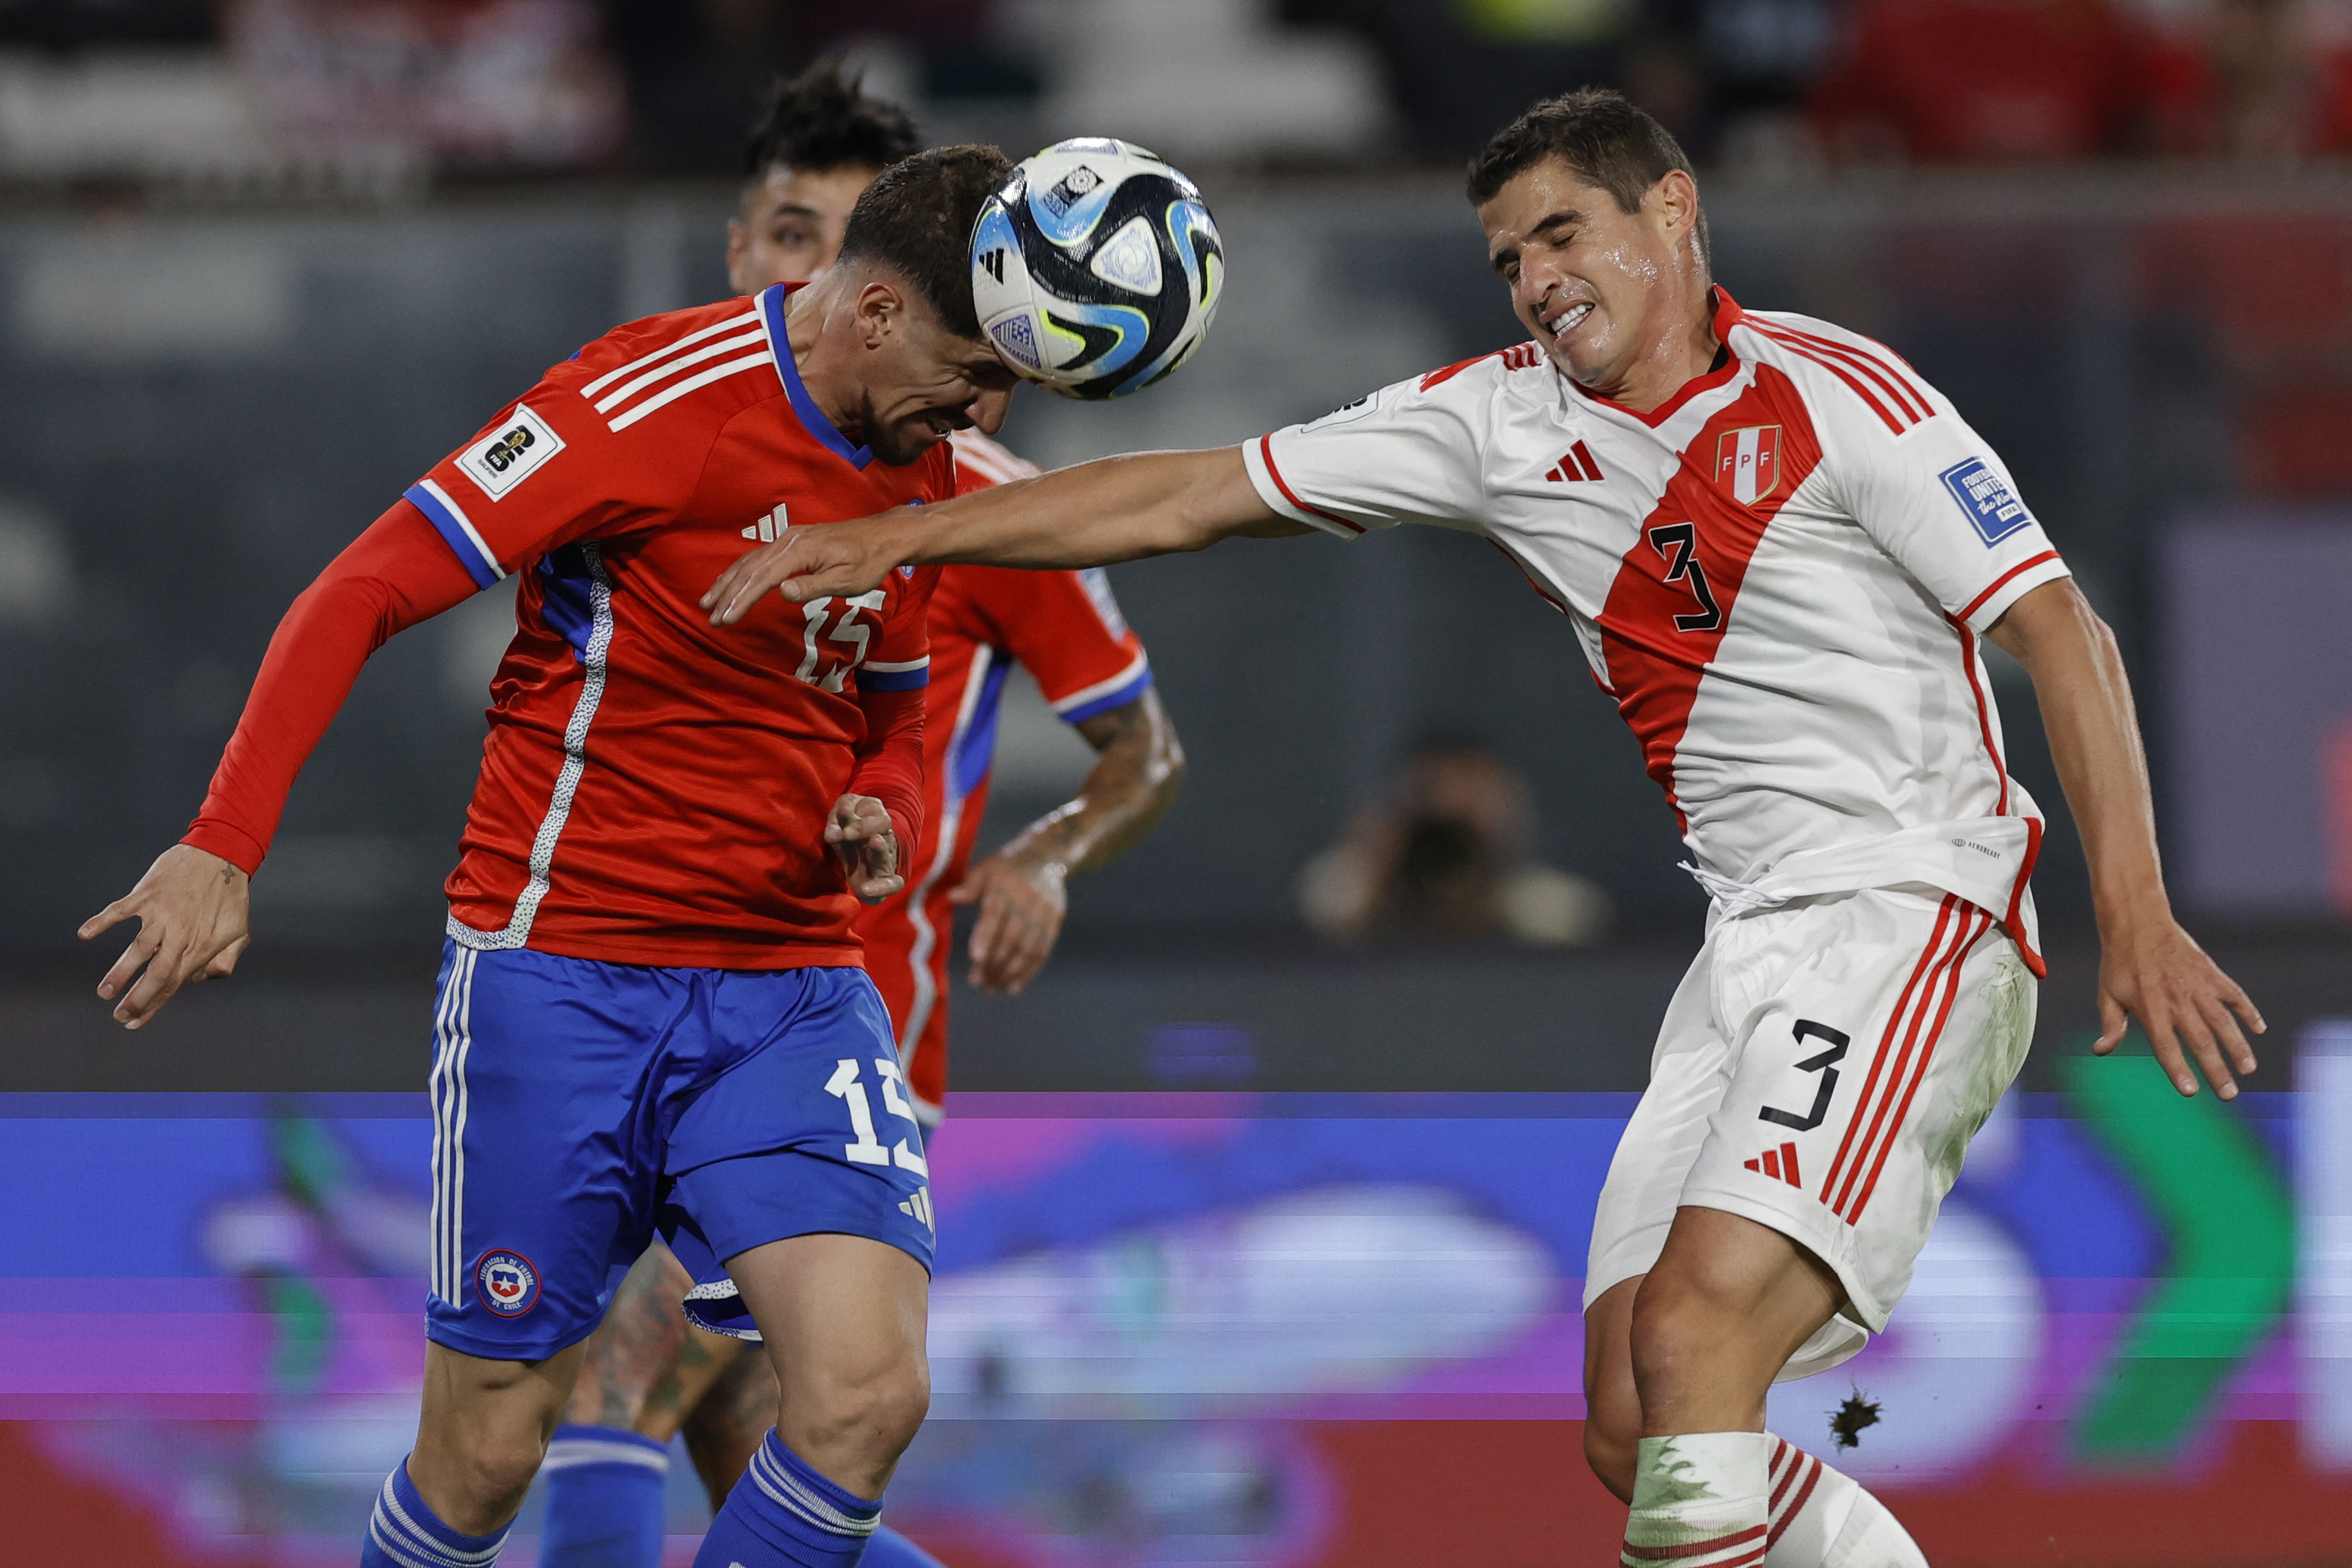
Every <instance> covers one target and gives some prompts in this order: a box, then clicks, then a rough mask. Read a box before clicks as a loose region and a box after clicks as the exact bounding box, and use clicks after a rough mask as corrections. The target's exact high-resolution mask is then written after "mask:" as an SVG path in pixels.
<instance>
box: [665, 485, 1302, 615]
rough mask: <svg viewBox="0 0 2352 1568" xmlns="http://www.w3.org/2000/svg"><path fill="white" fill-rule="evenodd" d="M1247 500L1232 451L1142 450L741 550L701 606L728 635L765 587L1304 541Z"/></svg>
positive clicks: (805, 597)
mask: <svg viewBox="0 0 2352 1568" xmlns="http://www.w3.org/2000/svg"><path fill="white" fill-rule="evenodd" d="M1312 531H1313V530H1311V529H1309V528H1307V526H1306V525H1305V524H1304V523H1298V522H1293V521H1290V520H1289V519H1288V518H1286V517H1284V516H1283V515H1282V514H1281V513H1279V512H1276V511H1275V510H1272V509H1271V508H1269V507H1268V506H1267V505H1266V504H1265V502H1264V501H1262V500H1259V499H1258V494H1257V489H1256V487H1255V486H1254V485H1252V484H1251V483H1250V478H1249V470H1248V468H1246V467H1244V464H1243V462H1242V453H1241V448H1240V447H1219V448H1216V449H1214V450H1212V451H1205V452H1142V453H1137V454H1135V455H1133V456H1130V457H1124V458H1097V460H1096V461H1094V462H1091V463H1080V464H1078V465H1076V467H1074V468H1061V469H1057V470H1055V472H1053V473H1050V474H1040V475H1038V476H1037V477H1035V478H1034V479H1015V480H1013V482H1011V483H1010V484H1003V485H997V486H995V487H993V488H992V489H984V490H981V491H979V492H977V493H975V494H972V495H968V496H959V497H957V498H956V499H955V500H950V501H942V502H940V504H939V505H937V506H925V507H899V508H897V509H896V510H891V511H886V512H883V513H882V514H880V515H879V516H877V517H868V518H860V519H858V520H857V521H855V522H834V523H813V524H805V525H802V526H798V527H794V528H793V529H790V530H788V531H786V532H785V534H784V537H783V538H782V539H779V540H778V541H776V542H774V543H773V544H763V545H761V546H760V547H759V548H758V549H756V550H752V551H750V552H746V553H745V554H744V555H743V556H742V557H741V559H740V560H738V561H737V562H736V563H734V564H733V565H732V566H730V567H729V568H728V569H727V570H726V571H725V572H723V573H721V574H719V580H718V581H717V582H716V583H713V584H711V585H710V592H709V593H708V594H705V595H703V596H702V607H703V608H704V609H706V610H708V611H709V612H710V624H711V625H712V626H733V625H734V624H735V623H736V622H738V621H740V620H741V619H742V618H743V617H744V616H746V615H748V614H750V612H751V606H752V605H755V604H757V603H759V601H760V596H761V595H762V594H765V593H767V592H768V591H769V590H770V589H776V590H778V591H780V592H781V593H782V595H784V597H785V598H787V599H790V600H791V601H793V603H794V604H806V603H807V602H808V601H809V600H811V599H816V598H823V597H824V596H825V595H835V594H863V593H867V592H869V591H871V590H872V589H874V588H875V587H877V586H878V585H879V584H881V582H882V579H883V578H884V577H885V576H887V575H888V574H889V572H890V569H891V568H892V567H894V566H906V565H928V564H944V563H959V562H961V563H973V564H978V565H987V566H1031V567H1045V568H1055V567H1076V566H1108V565H1110V564H1113V563H1117V562H1120V561H1134V560H1138V559H1139V558H1141V557H1143V556H1146V555H1167V554H1171V553H1173V552H1179V551H1186V550H1205V549H1207V548H1208V547H1209V546H1210V545H1212V544H1214V543H1215V542H1217V541H1219V540H1221V539H1231V538H1234V536H1236V535H1242V534H1247V535H1251V536H1254V537H1257V538H1276V537H1280V536H1283V535H1287V534H1296V533H1309V532H1312Z"/></svg>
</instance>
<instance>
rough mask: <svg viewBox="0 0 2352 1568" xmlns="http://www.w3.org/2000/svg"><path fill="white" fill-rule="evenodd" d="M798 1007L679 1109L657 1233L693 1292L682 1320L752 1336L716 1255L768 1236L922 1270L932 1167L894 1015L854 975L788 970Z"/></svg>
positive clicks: (735, 1284) (927, 1252)
mask: <svg viewBox="0 0 2352 1568" xmlns="http://www.w3.org/2000/svg"><path fill="white" fill-rule="evenodd" d="M795 973H799V974H800V975H801V976H802V979H801V980H800V981H798V982H795V983H794V984H796V985H797V986H798V989H797V990H796V991H795V992H794V993H793V995H794V997H795V1000H794V1002H793V1006H792V1008H791V1009H790V1010H789V1011H788V1012H786V1013H784V1014H782V1015H780V1016H779V1021H778V1022H777V1023H776V1024H775V1026H773V1028H772V1030H771V1031H770V1032H769V1034H768V1035H767V1036H766V1037H763V1038H762V1039H761V1041H760V1043H759V1046H758V1048H757V1049H756V1050H753V1051H751V1053H750V1054H748V1055H747V1056H745V1057H744V1058H742V1059H741V1060H740V1061H739V1062H737V1063H736V1064H735V1065H734V1066H732V1067H731V1068H729V1070H728V1071H727V1072H726V1074H725V1076H724V1077H722V1078H720V1079H718V1080H717V1081H716V1082H715V1083H713V1084H712V1085H711V1086H710V1087H709V1088H708V1089H705V1090H704V1091H703V1092H702V1093H701V1095H700V1096H699V1097H698V1099H697V1100H695V1101H694V1102H693V1103H692V1104H691V1105H690V1106H688V1107H687V1108H686V1110H684V1111H683V1112H682V1113H681V1114H680V1115H679V1117H678V1118H677V1124H676V1127H675V1129H674V1130H673V1131H672V1132H671V1134H670V1138H669V1149H668V1161H669V1167H670V1170H671V1171H672V1173H673V1179H672V1183H671V1186H670V1194H669V1201H668V1204H667V1207H666V1209H665V1211H664V1215H663V1226H664V1229H665V1233H666V1234H667V1235H668V1236H669V1237H670V1239H671V1241H672V1245H673V1246H674V1247H676V1248H677V1252H678V1255H679V1257H680V1258H681V1260H683V1261H684V1262H685V1263H686V1264H687V1266H688V1268H689V1270H691V1271H692V1272H693V1273H694V1276H695V1279H696V1281H697V1288H696V1290H695V1292H694V1295H693V1298H692V1299H690V1300H689V1301H688V1317H689V1318H690V1319H692V1320H693V1321H697V1322H698V1323H699V1324H701V1325H702V1326H704V1327H707V1328H711V1329H714V1330H716V1331H719V1332H745V1331H752V1325H751V1322H750V1321H746V1320H745V1319H744V1317H743V1316H742V1314H741V1312H740V1305H741V1304H742V1303H743V1302H744V1301H745V1300H747V1299H746V1298H744V1297H739V1296H733V1295H731V1294H730V1293H731V1292H733V1291H735V1290H736V1289H738V1288H739V1287H740V1280H739V1279H734V1278H732V1277H731V1273H732V1271H731V1270H730V1269H728V1268H725V1267H724V1266H723V1260H725V1259H728V1258H735V1257H738V1256H740V1255H743V1254H747V1253H751V1252H752V1251H753V1250H755V1249H757V1248H759V1247H764V1246H766V1245H767V1244H769V1243H771V1242H776V1241H782V1240H786V1239H789V1238H793V1237H809V1236H817V1235H831V1236H840V1237H858V1238H861V1239H863V1240H866V1241H869V1242H873V1243H877V1244H879V1245H880V1246H883V1247H889V1248H895V1249H897V1250H898V1251H899V1252H901V1253H903V1254H904V1255H905V1256H906V1257H907V1258H908V1260H909V1261H910V1262H911V1263H912V1264H913V1265H914V1266H915V1268H916V1271H917V1272H918V1273H919V1274H921V1275H924V1276H926V1277H928V1274H929V1268H930V1265H931V1257H932V1247H933V1233H932V1219H933V1215H932V1209H931V1201H930V1166H929V1163H928V1162H927V1160H926V1158H925V1156H924V1153H923V1138H922V1128H921V1126H920V1124H919V1122H918V1121H916V1119H915V1110H914V1107H913V1105H912V1103H911V1102H910V1101H909V1100H908V1098H907V1093H906V1086H905V1083H904V1080H903V1079H902V1077H901V1075H900V1070H899V1067H898V1048H897V1046H896V1044H895V1043H894V1042H893V1040H892V1039H891V1037H890V1022H889V1016H888V1015H887V1014H886V1013H885V1012H884V1011H883V1010H882V1004H881V1001H880V999H879V998H878V997H877V995H876V994H875V992H874V987H873V985H872V984H871V983H870V982H869V981H867V979H866V975H865V973H863V972H862V971H859V970H856V969H837V970H817V971H804V972H795Z"/></svg>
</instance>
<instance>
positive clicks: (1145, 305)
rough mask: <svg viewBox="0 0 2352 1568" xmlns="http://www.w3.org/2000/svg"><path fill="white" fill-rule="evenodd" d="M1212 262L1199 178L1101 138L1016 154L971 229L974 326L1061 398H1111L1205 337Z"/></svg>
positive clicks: (1220, 279) (1137, 387)
mask: <svg viewBox="0 0 2352 1568" xmlns="http://www.w3.org/2000/svg"><path fill="white" fill-rule="evenodd" d="M1224 266H1225V252H1224V247H1223V245H1222V244H1220V243H1219V241H1218V239H1217V225H1216V222H1215V220H1214V219H1213V218H1211V217H1210V216H1209V209H1208V207H1207V205H1204V204H1203V203H1202V200H1201V190H1200V187H1199V186H1197V185H1195V184H1192V181H1190V180H1188V179H1186V178H1185V177H1184V176H1183V175H1182V174H1180V173H1178V172H1177V171H1176V170H1175V169H1173V168H1171V167H1170V166H1169V165H1168V164H1167V163H1164V162H1162V161H1161V160H1160V157H1159V156H1158V155H1157V154H1155V153H1148V152H1146V151H1144V150H1143V149H1142V148H1140V147H1137V146H1134V145H1132V144H1130V143H1129V142H1114V141H1111V140H1109V139H1108V138H1107V137H1078V138H1076V139H1074V140H1071V141H1068V142H1055V143H1054V144H1053V145H1052V146H1051V147H1048V148H1046V149H1045V151H1044V152H1042V153H1038V154H1037V155H1036V156H1035V157H1034V158H1024V159H1023V160H1022V161H1021V162H1020V163H1018V164H1016V165H1014V167H1013V173H1012V174H1011V176H1010V177H1008V178H1007V179H1006V180H1005V182H1004V184H1003V185H1001V186H999V187H998V188H997V191H996V194H995V195H992V196H991V197H989V198H988V201H987V203H986V205H983V206H982V208H981V209H980V221H979V222H978V223H976V224H974V225H973V226H972V231H971V296H972V303H973V304H974V305H975V306H976V307H977V308H978V310H979V312H980V324H981V327H982V330H983V331H986V332H987V333H988V336H989V339H990V341H991V342H993V343H994V344H995V345H996V352H997V353H998V354H999V356H1001V357H1002V358H1003V361H1004V363H1007V364H1009V365H1011V366H1012V367H1013V369H1014V370H1015V371H1017V372H1019V373H1020V374H1022V375H1023V376H1024V377H1026V378H1027V379H1029V380H1031V381H1034V382H1036V383H1038V384H1041V385H1044V386H1047V387H1050V388H1052V389H1053V390H1054V391H1055V392H1058V393H1060V394H1061V395H1063V396H1065V397H1081V398H1088V399H1099V398H1106V397H1124V396H1126V395H1128V394H1129V393H1130V392H1140V391H1142V390H1143V389H1144V388H1145V387H1147V386H1150V384H1152V383H1153V382H1156V381H1158V380H1160V378H1161V377H1162V376H1165V375H1167V374H1169V373H1170V372H1171V371H1173V370H1174V369H1175V368H1176V367H1177V366H1178V365H1180V364H1182V363H1184V361H1185V360H1186V359H1188V358H1189V357H1191V355H1192V351H1193V350H1194V349H1197V348H1199V347H1200V346H1201V340H1202V338H1204V337H1206V336H1207V335H1208V331H1209V322H1210V321H1211V320H1212V319H1213V318H1214V317H1215V315H1216V313H1217V300H1218V297H1219V296H1220V295H1221V294H1223V291H1224Z"/></svg>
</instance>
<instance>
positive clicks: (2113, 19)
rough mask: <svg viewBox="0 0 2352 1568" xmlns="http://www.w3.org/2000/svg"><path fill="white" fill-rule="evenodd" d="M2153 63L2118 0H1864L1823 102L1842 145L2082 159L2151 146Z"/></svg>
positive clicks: (1886, 151)
mask: <svg viewBox="0 0 2352 1568" xmlns="http://www.w3.org/2000/svg"><path fill="white" fill-rule="evenodd" d="M2150 62H2151V51H2150V47H2149V43H2148V40H2147V37H2146V35H2145V33H2144V32H2143V31H2142V30H2141V29H2140V28H2138V27H2137V26H2135V25H2133V23H2132V22H2131V21H2130V20H2129V19H2127V18H2126V16H2123V15H2122V14H2120V13H2119V12H2117V11H2116V9H2115V8H2113V7H2112V6H2111V5H2108V4H2107V3H2106V0H1859V3H1858V4H1857V5H1856V6H1855V8H1854V10H1853V14H1852V16H1851V18H1850V21H1849V33H1848V37H1847V43H1846V48H1845V50H1844V58H1843V61H1842V62H1841V64H1840V65H1839V66H1837V67H1835V68H1832V72H1831V74H1830V75H1829V76H1828V77H1827V78H1826V79H1824V80H1823V81H1822V84H1821V85H1820V87H1819V88H1818V89H1816V91H1815V92H1814V94H1813V98H1812V104H1811V108H1812V112H1813V115H1814V118H1815V120H1816V122H1817V123H1818V124H1819V125H1820V126H1821V127H1822V133H1823V135H1824V137H1825V139H1826V141H1827V143H1828V146H1829V149H1830V152H1831V153H1832V156H1833V157H1840V158H1846V159H1854V158H1860V159H1865V160H1867V159H1885V158H1901V159H1906V160H1908V161H1910V162H1914V163H2062V162H2071V161H2074V160H2079V159H2086V158H2095V157H2099V156H2102V155H2111V154H2115V153H2129V152H2134V151H2137V150H2140V149H2142V148H2144V147H2146V146H2147V145H2148V144H2149V142H2150V125H2151V121H2152V119H2153V115H2152V112H2151V111H2152V108H2153V103H2152V94H2151V92H2150V90H2149V67H2150Z"/></svg>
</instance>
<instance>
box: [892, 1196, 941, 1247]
mask: <svg viewBox="0 0 2352 1568" xmlns="http://www.w3.org/2000/svg"><path fill="white" fill-rule="evenodd" d="M898 1212H899V1213H900V1214H902V1215H908V1216H909V1217H910V1218H914V1219H919V1220H921V1221H922V1222H923V1228H924V1229H925V1230H928V1231H929V1232H930V1233H931V1234H932V1235H933V1236H937V1235H938V1234H939V1233H940V1227H939V1223H938V1222H937V1221H936V1220H934V1219H932V1217H931V1189H930V1188H929V1187H917V1188H916V1189H915V1195H914V1196H913V1197H911V1198H908V1200H907V1201H906V1202H905V1203H902V1204H900V1205H898Z"/></svg>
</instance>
